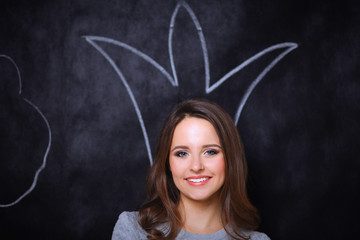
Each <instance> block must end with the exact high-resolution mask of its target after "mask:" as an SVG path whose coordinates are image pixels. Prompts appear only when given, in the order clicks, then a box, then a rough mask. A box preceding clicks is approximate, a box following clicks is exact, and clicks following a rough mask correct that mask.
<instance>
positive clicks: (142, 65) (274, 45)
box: [0, 0, 360, 239]
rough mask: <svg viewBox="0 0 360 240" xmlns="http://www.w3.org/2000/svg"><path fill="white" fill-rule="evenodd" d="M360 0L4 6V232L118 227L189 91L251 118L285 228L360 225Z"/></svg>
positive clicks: (267, 220) (258, 172)
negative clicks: (163, 132) (173, 113)
mask: <svg viewBox="0 0 360 240" xmlns="http://www.w3.org/2000/svg"><path fill="white" fill-rule="evenodd" d="M359 23H360V3H359V2H358V1H347V0H343V1H310V0H304V1H277V0H275V1H243V0H224V1H213V0H202V1H196V0H187V1H175V0H161V1H155V0H137V1H125V0H116V1H115V0H109V1H95V0H87V1H84V0H71V1H70V0H53V1H46V0H37V1H17V0H14V1H1V5H0V78H1V80H0V109H1V111H0V116H1V118H0V126H1V127H0V133H1V138H0V140H1V143H0V239H110V237H111V233H112V229H113V226H114V224H115V222H116V220H117V217H118V215H119V214H120V213H121V212H122V211H124V210H135V209H136V207H137V206H139V204H141V202H142V201H143V191H144V182H145V176H146V173H147V169H148V168H149V166H150V164H151V162H152V155H153V154H154V149H155V144H156V139H157V136H158V132H159V129H160V127H161V125H162V123H163V121H164V119H165V118H166V116H167V114H168V113H169V112H170V111H171V109H172V108H173V107H174V106H175V105H176V104H177V103H178V102H180V101H182V100H185V99H187V98H190V97H205V98H208V99H210V100H212V101H215V102H217V103H218V104H220V105H221V106H223V107H224V108H225V109H226V110H227V111H228V112H229V113H230V114H231V115H232V116H234V120H235V121H236V122H237V126H238V129H239V131H240V134H241V136H242V138H243V141H244V145H245V150H246V154H247V159H248V163H249V169H250V180H249V192H250V195H251V198H252V200H253V202H254V203H255V205H256V206H257V207H258V208H259V210H260V212H261V216H262V222H261V229H260V230H261V231H264V232H266V233H267V234H268V235H269V236H270V237H271V238H272V239H355V238H356V237H358V236H359V235H360V228H359V225H360V222H359V214H360V211H359V210H360V204H359V202H360V197H359V196H360V193H359V189H360V185H359V183H360V181H359V176H360V174H359V170H360V157H359V156H360V144H359V136H360V124H359V122H360V72H359V64H360V44H359V43H360V24H359Z"/></svg>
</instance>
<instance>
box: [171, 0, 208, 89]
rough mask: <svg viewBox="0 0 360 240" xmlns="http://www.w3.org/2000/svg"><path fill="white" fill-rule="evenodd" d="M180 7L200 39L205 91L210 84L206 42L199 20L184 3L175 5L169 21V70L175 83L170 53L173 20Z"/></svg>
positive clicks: (173, 65)
mask: <svg viewBox="0 0 360 240" xmlns="http://www.w3.org/2000/svg"><path fill="white" fill-rule="evenodd" d="M180 7H184V8H185V10H186V11H187V13H188V14H189V16H190V18H191V20H192V21H193V23H194V25H195V28H196V30H197V33H198V36H199V39H200V44H201V49H202V53H203V59H204V69H205V89H207V88H208V86H209V82H210V66H209V57H208V51H207V47H206V41H205V37H204V33H203V31H202V28H201V25H200V23H199V20H198V19H197V17H196V15H195V13H194V11H193V10H192V9H191V8H190V6H189V5H188V4H187V3H186V2H185V1H179V2H178V4H177V5H176V7H175V10H174V12H173V14H172V16H171V21H170V28H169V40H168V43H169V57H170V63H171V68H172V70H173V74H174V78H175V79H176V81H177V79H178V78H177V76H176V70H175V63H174V56H173V51H172V36H173V33H174V28H175V20H176V17H177V14H178V12H179V8H180Z"/></svg>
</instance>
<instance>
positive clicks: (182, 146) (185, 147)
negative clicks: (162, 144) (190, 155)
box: [170, 144, 222, 152]
mask: <svg viewBox="0 0 360 240" xmlns="http://www.w3.org/2000/svg"><path fill="white" fill-rule="evenodd" d="M208 147H216V148H220V149H222V147H221V146H219V145H217V144H206V145H203V146H202V148H208ZM177 149H189V147H188V146H185V145H180V146H176V147H174V148H173V149H171V151H170V152H173V151H175V150H177Z"/></svg>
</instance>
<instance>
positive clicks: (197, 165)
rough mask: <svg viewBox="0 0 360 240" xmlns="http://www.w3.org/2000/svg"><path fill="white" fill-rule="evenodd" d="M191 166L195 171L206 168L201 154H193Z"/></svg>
mask: <svg viewBox="0 0 360 240" xmlns="http://www.w3.org/2000/svg"><path fill="white" fill-rule="evenodd" d="M190 168H191V170H192V171H193V172H195V173H197V172H201V171H202V170H204V164H203V161H202V159H201V157H200V156H193V158H192V159H191V166H190Z"/></svg>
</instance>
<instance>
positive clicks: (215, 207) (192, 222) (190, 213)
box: [179, 196, 224, 234]
mask: <svg viewBox="0 0 360 240" xmlns="http://www.w3.org/2000/svg"><path fill="white" fill-rule="evenodd" d="M179 212H180V215H181V218H182V219H183V228H184V230H186V231H188V232H191V233H197V234H210V233H214V232H217V231H219V230H220V229H222V228H223V227H224V226H223V224H222V222H221V206H220V202H219V199H218V197H217V196H214V197H213V198H212V199H208V200H206V201H194V200H190V199H185V198H181V200H180V204H179Z"/></svg>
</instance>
